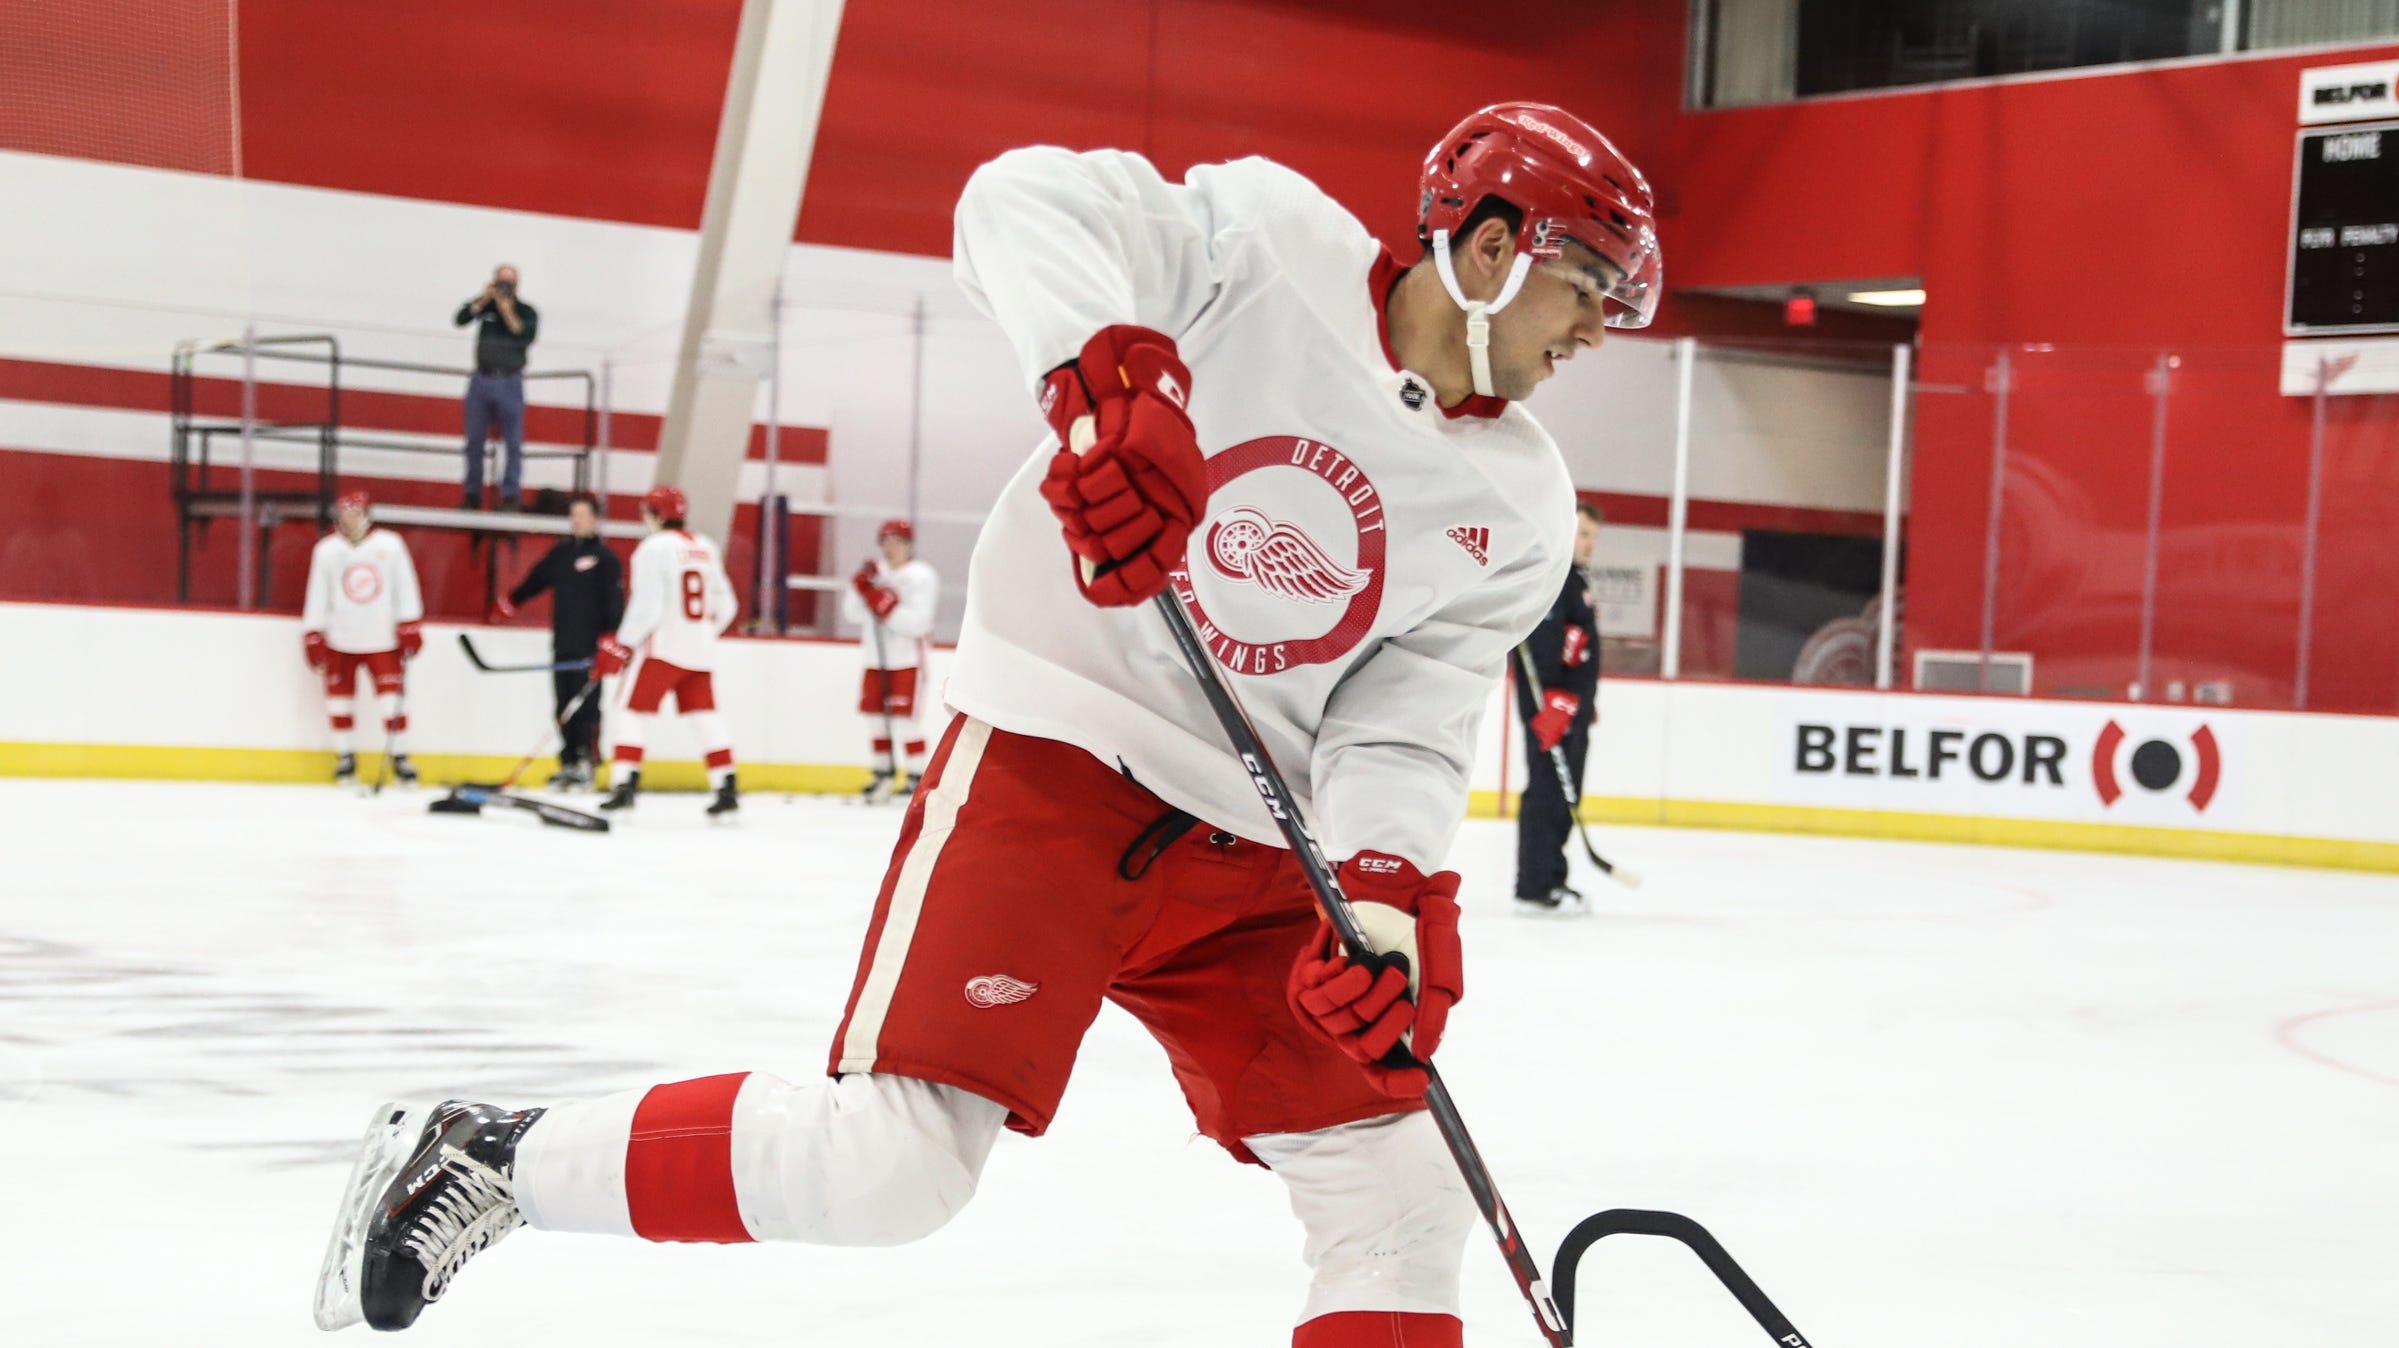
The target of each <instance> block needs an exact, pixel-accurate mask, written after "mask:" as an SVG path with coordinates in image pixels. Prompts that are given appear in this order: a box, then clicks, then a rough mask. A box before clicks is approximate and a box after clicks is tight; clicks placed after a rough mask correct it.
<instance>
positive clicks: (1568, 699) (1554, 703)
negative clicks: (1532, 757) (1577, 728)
mask: <svg viewBox="0 0 2399 1348" xmlns="http://www.w3.org/2000/svg"><path fill="white" fill-rule="evenodd" d="M1582 709H1583V700H1582V699H1581V698H1579V697H1576V696H1575V695H1574V694H1572V693H1561V692H1559V691H1558V690H1557V689H1555V688H1552V689H1550V690H1549V692H1547V693H1546V694H1544V695H1543V696H1542V698H1541V711H1540V714H1539V715H1536V716H1535V717H1533V742H1534V743H1535V744H1538V745H1540V746H1541V752H1543V753H1548V752H1549V751H1550V750H1552V749H1555V748H1557V747H1558V742H1559V741H1560V740H1563V739H1565V738H1566V732H1567V731H1569V730H1571V729H1573V728H1574V714H1575V713H1576V712H1578V711H1581V710H1582Z"/></svg>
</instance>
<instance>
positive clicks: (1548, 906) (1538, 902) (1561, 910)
mask: <svg viewBox="0 0 2399 1348" xmlns="http://www.w3.org/2000/svg"><path fill="white" fill-rule="evenodd" d="M1590 911H1591V904H1590V901H1589V900H1587V899H1585V898H1584V897H1583V894H1582V891H1581V890H1578V889H1576V888H1574V887H1573V886H1572V885H1555V886H1552V887H1551V889H1550V891H1549V892H1548V893H1546V894H1519V895H1517V896H1516V915H1517V916H1518V917H1582V916H1584V915H1585V914H1587V913H1589V912H1590Z"/></svg>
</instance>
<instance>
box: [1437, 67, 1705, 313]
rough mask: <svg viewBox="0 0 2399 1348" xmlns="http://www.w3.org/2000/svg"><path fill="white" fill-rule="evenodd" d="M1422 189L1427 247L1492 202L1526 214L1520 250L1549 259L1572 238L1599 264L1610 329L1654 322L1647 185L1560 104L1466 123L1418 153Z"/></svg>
mask: <svg viewBox="0 0 2399 1348" xmlns="http://www.w3.org/2000/svg"><path fill="white" fill-rule="evenodd" d="M1423 189H1424V190H1423V196H1422V198H1421V199H1420V200H1419V202H1418V205H1417V221H1416V232H1417V237H1418V238H1420V239H1422V240H1423V241H1424V243H1425V244H1426V246H1428V247H1433V246H1436V240H1437V239H1439V240H1440V242H1441V244H1442V245H1446V242H1447V240H1446V238H1445V237H1443V236H1446V235H1448V234H1454V233H1456V231H1457V229H1458V227H1459V226H1460V225H1462V224H1464V223H1465V220H1466V217H1467V216H1468V215H1470V214H1472V213H1473V211H1474V208H1475V207H1476V206H1477V205H1478V204H1480V203H1481V202H1482V200H1483V198H1485V197H1498V198H1499V199H1500V200H1502V201H1505V202H1507V203H1508V204H1509V205H1511V206H1514V207H1515V208H1516V209H1518V210H1520V211H1522V212H1524V227H1523V229H1521V230H1519V231H1518V232H1517V235H1516V250H1517V252H1518V253H1519V254H1530V255H1531V256H1532V257H1534V258H1535V259H1538V260H1541V261H1548V260H1550V259H1554V258H1557V257H1559V256H1561V255H1562V254H1563V253H1564V251H1565V241H1566V240H1568V239H1572V240H1574V241H1575V242H1576V243H1579V244H1581V245H1583V246H1584V247H1585V248H1588V249H1590V250H1591V251H1592V252H1594V253H1596V254H1598V255H1599V258H1600V261H1602V262H1604V263H1605V264H1607V268H1608V271H1609V273H1610V275H1609V276H1608V277H1607V278H1605V280H1606V284H1605V286H1604V288H1603V292H1602V293H1603V295H1604V298H1605V300H1606V302H1607V306H1608V313H1607V319H1606V322H1607V325H1608V326H1609V327H1611V328H1640V327H1647V326H1648V325H1649V320H1650V319H1651V318H1653V317H1655V316H1656V314H1657V311H1658V299H1659V296H1660V293H1661V292H1662V290H1663V281H1664V269H1663V267H1662V265H1661V262H1660V258H1659V254H1658V230H1657V219H1656V214H1655V211H1656V199H1655V197H1654V195H1653V194H1652V193H1651V191H1650V188H1649V180H1648V179H1647V178H1644V177H1642V176H1641V170H1639V169H1637V168H1635V167H1633V163H1632V161H1631V160H1629V159H1626V158H1625V157H1624V155H1623V153H1622V152H1620V151H1618V150H1617V148H1616V147H1615V146H1614V145H1613V144H1611V143H1609V141H1608V138H1607V137H1606V136H1603V135H1601V134H1599V132H1598V131H1596V130H1594V129H1592V127H1591V126H1590V124H1589V123H1587V122H1585V121H1583V120H1582V119H1581V118H1579V117H1576V116H1575V115H1574V114H1572V113H1570V112H1567V111H1566V110H1564V109H1563V108H1555V107H1551V106H1550V105H1549V104H1547V103H1495V104H1493V105H1492V106H1490V107H1487V108H1485V109H1483V110H1482V111H1480V112H1478V113H1475V114H1474V115H1473V116H1471V117H1468V118H1467V119H1466V120H1465V121H1462V122H1460V123H1458V125H1457V126H1456V127H1455V128H1454V129H1453V130H1451V131H1450V133H1449V134H1448V135H1446V136H1444V137H1442V138H1441V141H1440V143H1439V144H1437V145H1435V146H1434V147H1433V150H1432V153H1431V154H1429V155H1427V156H1425V161H1424V178H1423ZM1444 251H1446V249H1445V247H1444ZM1504 302H1505V301H1504V300H1503V301H1501V303H1504ZM1491 307H1492V308H1493V309H1495V310H1496V309H1497V308H1498V307H1499V305H1498V304H1493V305H1492V306H1491Z"/></svg>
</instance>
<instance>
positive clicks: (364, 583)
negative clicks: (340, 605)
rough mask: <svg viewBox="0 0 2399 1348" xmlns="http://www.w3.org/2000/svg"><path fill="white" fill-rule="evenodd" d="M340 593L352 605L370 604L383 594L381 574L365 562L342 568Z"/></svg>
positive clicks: (353, 563)
mask: <svg viewBox="0 0 2399 1348" xmlns="http://www.w3.org/2000/svg"><path fill="white" fill-rule="evenodd" d="M342 593H343V594H344V595H347V596H348V597H349V600H350V602H351V603H353V604H372V603H374V602H375V598H376V596H378V595H380V594H382V593H383V573H382V572H380V571H377V570H376V569H375V568H374V567H372V566H369V565H367V564H366V563H365V562H352V563H350V564H349V565H348V566H346V567H343V568H342Z"/></svg>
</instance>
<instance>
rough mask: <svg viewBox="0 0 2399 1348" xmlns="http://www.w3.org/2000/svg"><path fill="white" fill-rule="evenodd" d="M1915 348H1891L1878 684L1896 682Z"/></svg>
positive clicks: (1899, 344) (1877, 636) (1884, 685)
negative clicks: (1902, 513) (1894, 665)
mask: <svg viewBox="0 0 2399 1348" xmlns="http://www.w3.org/2000/svg"><path fill="white" fill-rule="evenodd" d="M1915 354H1916V352H1915V348H1913V347H1911V346H1909V345H1908V344H1907V343H1905V342H1897V343H1894V344H1893V345H1892V347H1891V443H1890V447H1889V448H1888V449H1887V450H1886V451H1885V453H1884V456H1883V589H1882V602H1881V603H1880V604H1879V605H1878V606H1877V608H1878V611H1879V616H1878V618H1877V620H1876V622H1875V625H1874V686H1875V687H1877V688H1889V687H1891V686H1892V683H1893V674H1892V669H1891V655H1892V648H1893V647H1894V646H1895V645H1896V644H1897V641H1896V635H1897V632H1898V628H1899V622H1898V618H1899V528H1900V522H1899V502H1900V496H1901V489H1902V488H1903V487H1904V486H1905V477H1906V472H1907V449H1908V407H1909V405H1910V399H1909V398H1908V379H1909V367H1910V364H1911V362H1912V360H1913V358H1914V356H1915Z"/></svg>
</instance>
